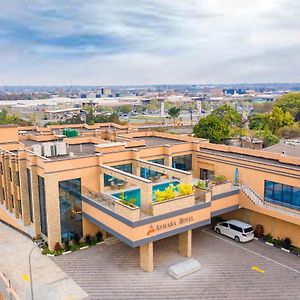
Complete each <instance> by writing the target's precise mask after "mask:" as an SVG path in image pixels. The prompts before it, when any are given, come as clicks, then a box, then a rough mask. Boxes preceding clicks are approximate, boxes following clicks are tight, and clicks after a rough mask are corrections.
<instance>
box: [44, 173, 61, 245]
mask: <svg viewBox="0 0 300 300" xmlns="http://www.w3.org/2000/svg"><path fill="white" fill-rule="evenodd" d="M45 197H46V211H47V228H48V245H49V249H51V250H52V249H53V248H54V246H55V244H56V243H61V228H60V209H59V190H58V181H57V176H56V175H55V174H51V175H46V176H45Z"/></svg>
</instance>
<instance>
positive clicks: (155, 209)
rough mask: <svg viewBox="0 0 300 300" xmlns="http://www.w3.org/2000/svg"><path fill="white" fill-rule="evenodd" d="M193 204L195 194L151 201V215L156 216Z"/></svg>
mask: <svg viewBox="0 0 300 300" xmlns="http://www.w3.org/2000/svg"><path fill="white" fill-rule="evenodd" d="M194 204H195V195H194V194H191V195H188V196H182V197H177V198H174V199H170V200H166V201H162V202H154V203H152V215H153V216H157V215H161V214H165V213H168V212H171V211H176V210H180V209H183V208H186V207H189V206H193V205H194Z"/></svg>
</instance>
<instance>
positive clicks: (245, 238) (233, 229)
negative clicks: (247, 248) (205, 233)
mask: <svg viewBox="0 0 300 300" xmlns="http://www.w3.org/2000/svg"><path fill="white" fill-rule="evenodd" d="M214 231H215V232H216V233H218V234H224V235H226V236H228V237H230V238H232V239H234V240H235V241H236V242H242V243H244V242H249V241H251V240H253V239H254V232H253V228H252V226H251V225H250V224H247V223H244V222H241V221H237V220H229V221H224V222H220V223H218V224H217V225H216V226H215V228H214Z"/></svg>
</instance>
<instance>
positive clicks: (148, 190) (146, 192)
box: [140, 183, 152, 214]
mask: <svg viewBox="0 0 300 300" xmlns="http://www.w3.org/2000/svg"><path fill="white" fill-rule="evenodd" d="M140 193H141V211H142V212H144V213H145V214H151V211H152V184H151V183H141V189H140Z"/></svg>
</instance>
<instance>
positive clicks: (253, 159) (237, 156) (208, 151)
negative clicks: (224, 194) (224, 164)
mask: <svg viewBox="0 0 300 300" xmlns="http://www.w3.org/2000/svg"><path fill="white" fill-rule="evenodd" d="M200 153H206V154H215V155H219V156H223V157H228V158H235V159H241V160H248V161H251V162H256V163H261V164H269V165H273V166H275V167H286V168H288V169H292V170H296V171H300V166H297V165H293V164H286V163H281V162H279V161H277V160H274V159H266V158H260V157H255V156H251V155H245V154H237V153H232V152H230V153H228V152H224V151H218V150H211V149H205V148H200Z"/></svg>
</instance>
